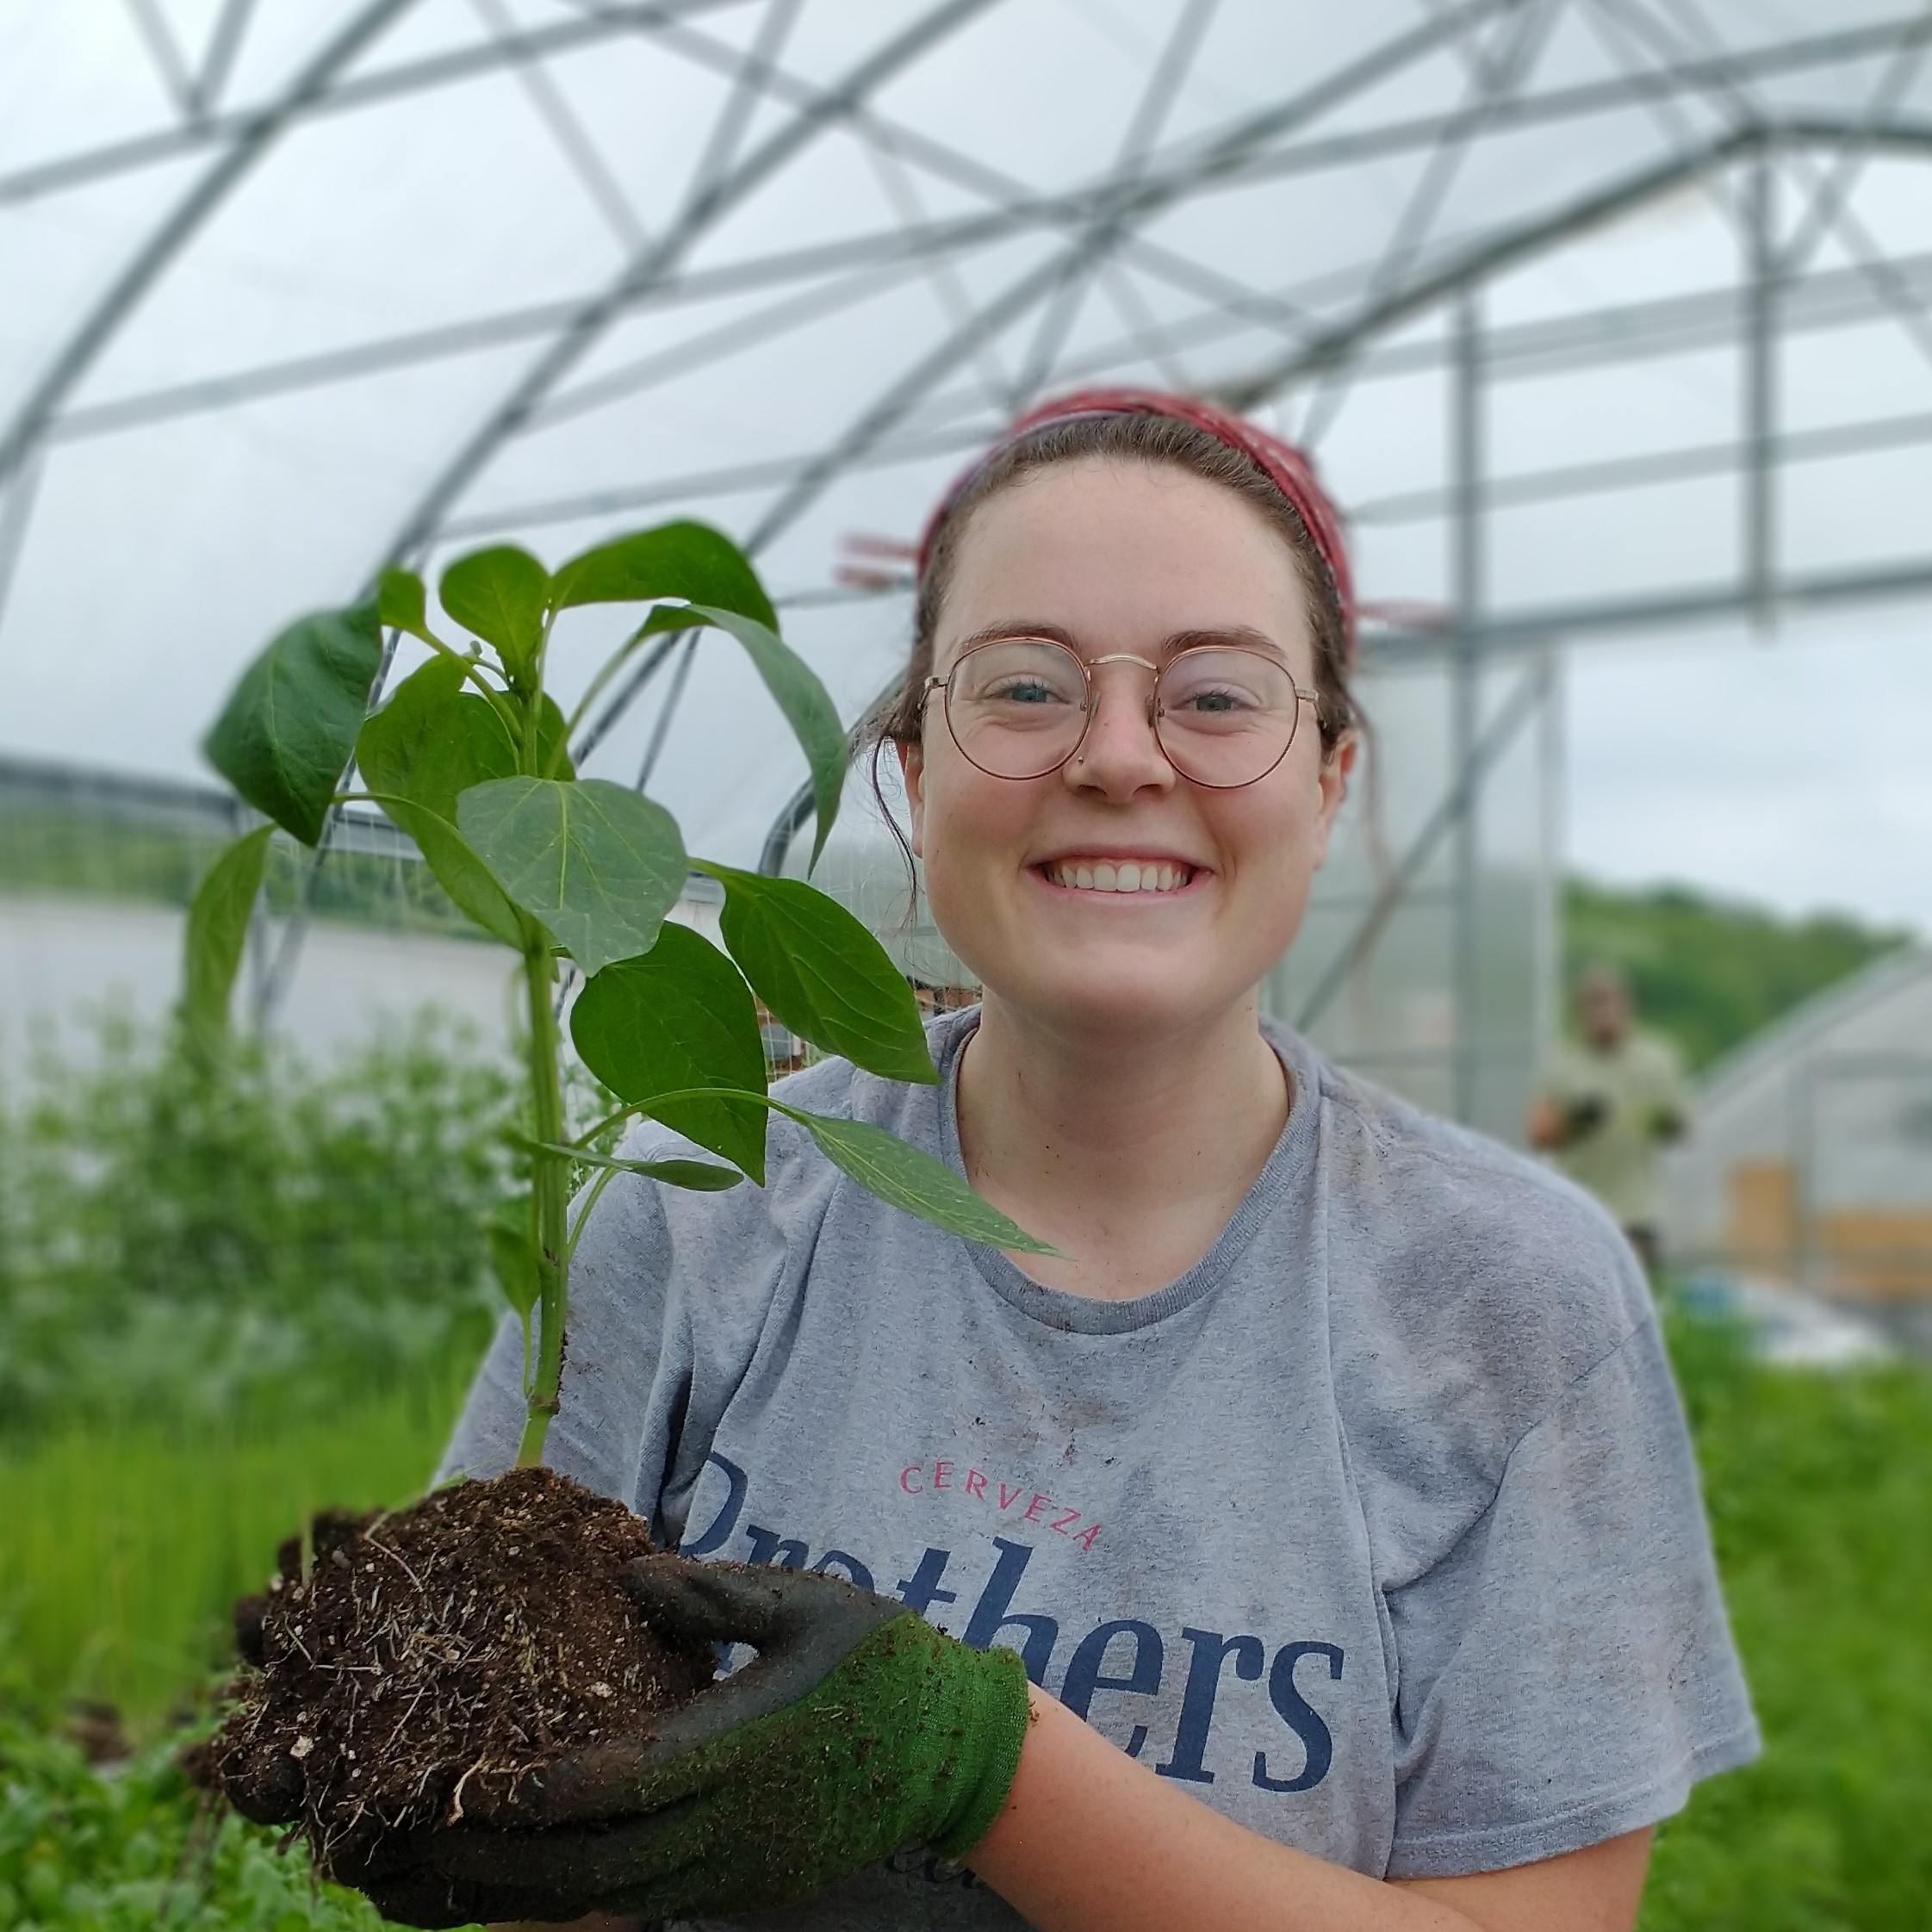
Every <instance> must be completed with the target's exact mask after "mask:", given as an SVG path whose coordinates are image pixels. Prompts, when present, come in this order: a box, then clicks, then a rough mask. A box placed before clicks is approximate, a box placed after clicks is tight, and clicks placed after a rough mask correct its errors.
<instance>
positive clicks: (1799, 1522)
mask: <svg viewBox="0 0 1932 1932" xmlns="http://www.w3.org/2000/svg"><path fill="white" fill-rule="evenodd" d="M1674 1345H1675V1349H1676V1353H1677V1358H1678V1362H1679V1368H1680V1376H1681V1377H1682V1380H1683V1382H1684V1384H1685V1388H1686V1395H1687V1403H1688V1406H1689V1407H1690V1410H1691V1413H1692V1416H1693V1426H1694V1427H1695V1430H1696V1433H1697V1438H1698V1444H1699V1457H1700V1460H1701V1462H1702V1465H1703V1469H1704V1473H1705V1488H1706V1494H1707V1500H1708V1502H1709V1506H1710V1509H1711V1519H1712V1522H1713V1525H1714V1528H1715V1531H1716V1536H1717V1542H1718V1551H1719V1558H1720V1562H1721V1564H1722V1567H1723V1569H1724V1576H1725V1581H1726V1587H1727V1590H1728V1593H1729V1598H1730V1607H1731V1613H1732V1617H1733V1619H1734V1622H1735V1624H1736V1631H1737V1636H1738V1639H1739V1642H1740V1644H1741V1645H1742V1647H1743V1652H1744V1656H1745V1660H1746V1667H1747V1669H1748V1672H1749V1676H1750V1680H1751V1685H1752V1689H1753V1693H1754V1695H1755V1699H1756V1702H1757V1706H1758V1711H1759V1714H1760V1716H1761V1719H1762V1722H1763V1724H1764V1728H1765V1732H1766V1736H1767V1740H1768V1748H1767V1751H1766V1754H1765V1755H1764V1757H1763V1758H1762V1760H1761V1761H1760V1762H1758V1763H1757V1764H1755V1765H1753V1766H1751V1767H1749V1768H1748V1769H1746V1770H1743V1771H1741V1772H1736V1773H1733V1774H1730V1775H1728V1776H1726V1777H1724V1778H1721V1779H1718V1780H1715V1781H1714V1782H1712V1783H1711V1784H1708V1785H1705V1786H1702V1787H1700V1789H1699V1792H1698V1794H1697V1796H1696V1798H1694V1799H1693V1803H1692V1805H1691V1806H1690V1808H1689V1810H1688V1811H1687V1812H1686V1813H1684V1815H1683V1816H1682V1817H1679V1818H1676V1819H1674V1820H1672V1821H1670V1822H1669V1823H1668V1824H1666V1825H1665V1827H1664V1828H1663V1830H1662V1834H1661V1835H1660V1839H1659V1843H1658V1848H1657V1854H1656V1861H1655V1863H1654V1867H1653V1875H1652V1879H1651V1884H1650V1889H1649V1894H1648V1897H1647V1898H1646V1902H1645V1905H1644V1911H1643V1922H1642V1923H1643V1932H1923V1928H1924V1927H1925V1926H1926V1925H1927V1924H1928V1923H1932V1831H1928V1830H1927V1829H1926V1820H1927V1817H1929V1815H1932V1617H1929V1616H1928V1615H1927V1607H1928V1606H1929V1605H1932V1378H1928V1377H1927V1376H1925V1375H1924V1374H1923V1372H1922V1371H1920V1370H1916V1369H1912V1368H1907V1367H1895V1368H1885V1369H1879V1370H1861V1371H1859V1372H1857V1373H1854V1374H1847V1375H1837V1376H1821V1375H1812V1374H1800V1373H1794V1372H1792V1371H1788V1370H1768V1369H1765V1368H1762V1367H1760V1366H1757V1365H1755V1364H1752V1363H1750V1362H1749V1361H1748V1360H1747V1359H1746V1358H1745V1357H1743V1353H1742V1351H1740V1349H1739V1348H1738V1346H1737V1345H1736V1340H1735V1339H1734V1338H1733V1337H1731V1336H1730V1335H1729V1334H1728V1333H1725V1332H1724V1331H1722V1330H1715V1329H1711V1328H1710V1327H1707V1326H1702V1325H1699V1324H1693V1323H1690V1322H1687V1321H1686V1322H1678V1323H1675V1324H1674ZM455 1395H456V1391H455V1390H454V1388H451V1387H444V1388H431V1389H422V1388H419V1389H417V1390H415V1391H413V1392H407V1393H401V1394H391V1395H386V1396H384V1397H383V1398H382V1399H381V1400H380V1401H372V1402H370V1403H367V1404H364V1405H361V1406H358V1407H351V1408H350V1409H348V1410H346V1411H345V1413H342V1414H341V1415H340V1416H339V1418H337V1419H336V1420H335V1421H333V1422H332V1423H326V1422H320V1421H317V1420H315V1419H313V1418H297V1419H295V1420H294V1421H293V1422H291V1424H290V1425H289V1426H288V1427H287V1428H286V1429H284V1430H282V1431H279V1432H274V1431H270V1430H268V1429H266V1428H264V1427H258V1428H257V1429H256V1430H254V1431H252V1432H229V1433H221V1432H214V1433H210V1434H208V1435H206V1436H204V1437H203V1438H201V1439H199V1440H195V1439H190V1438H183V1437H181V1436H179V1435H176V1436H174V1437H169V1436H166V1435H163V1434H161V1433H159V1432H152V1433H146V1434H144V1433H142V1432H140V1431H125V1432H99V1431H92V1430H90V1431H88V1432H74V1433H71V1434H70V1435H66V1436H65V1437H57V1438H52V1439H47V1440H42V1441H40V1442H38V1443H33V1444H24V1445H16V1446H15V1447H13V1448H10V1449H7V1450H5V1451H0V1453H3V1455H4V1463H3V1475H4V1480H5V1485H6V1493H7V1494H8V1495H9V1497H10V1498H13V1499H16V1506H14V1507H11V1508H9V1511H8V1512H7V1513H6V1515H5V1517H4V1519H0V1578H3V1579H5V1580H6V1581H5V1603H6V1614H7V1615H8V1617H9V1619H10V1624H9V1638H8V1645H7V1649H6V1652H5V1655H4V1657H3V1659H0V1683H3V1682H8V1681H10V1682H11V1684H12V1685H13V1686H14V1687H15V1703H16V1709H20V1710H27V1711H33V1712H34V1713H35V1714H36V1715H37V1718H38V1720H39V1722H38V1724H37V1725H36V1726H34V1727H32V1728H29V1727H27V1726H24V1725H22V1724H20V1723H18V1722H14V1723H11V1724H0V1926H15V1925H18V1926H23V1927H24V1926H29V1925H31V1926H37V1927H44V1928H46V1929H47V1932H54V1929H57V1928H58V1929H59V1932H83V1929H85V1932H95V1929H99V1932H121V1928H123V1927H126V1928H127V1929H129V1932H132V1929H133V1928H134V1927H136V1926H146V1925H150V1924H155V1923H169V1924H179V1925H194V1926H197V1927H205V1928H210V1929H213V1928H227V1927H230V1926H234V1927H241V1926H263V1927H274V1928H276V1929H277V1932H295V1929H296V1928H308V1927H328V1928H331V1929H332V1932H348V1929H349V1928H351V1927H355V1928H357V1929H366V1928H372V1927H373V1926H374V1924H375V1923H376V1922H375V1921H374V1919H373V1917H372V1916H370V1915H368V1914H367V1913H366V1912H365V1911H364V1910H363V1908H362V1907H361V1906H360V1905H359V1904H357V1903H356V1902H354V1901H352V1900H350V1899H348V1898H345V1896H344V1895H341V1894H337V1893H332V1892H328V1891H327V1890H326V1889H324V1890H322V1891H320V1892H314V1893H312V1892H311V1891H310V1888H309V1886H308V1880H307V1878H306V1876H305V1875H304V1874H302V1873H301V1872H300V1870H299V1869H298V1868H297V1867H295V1866H294V1865H293V1864H292V1863H291V1862H290V1861H286V1860H276V1858H274V1856H273V1855H272V1854H271V1853H270V1850H269V1849H268V1846H269V1844H270V1839H271V1836H272V1835H270V1834H264V1833H261V1832H258V1831H256V1830H254V1829H252V1828H251V1827H247V1826H245V1825H242V1824H241V1823H239V1822H238V1821H235V1820H233V1819H230V1820H229V1821H228V1822H227V1823H226V1824H224V1825H223V1826H222V1827H221V1831H220V1833H219V1834H218V1836H216V1838H215V1839H214V1842H213V1846H212V1850H211V1851H208V1850H207V1849H206V1848H196V1845H195V1844H194V1843H193V1842H191V1830H192V1826H193V1820H194V1815H195V1814H194V1805H193V1802H192V1800H191V1798H189V1796H188V1795H187V1794H186V1793H185V1792H183V1790H182V1789H181V1787H180V1785H179V1782H178V1780H177V1778H176V1777H175V1775H174V1774H172V1773H171V1771H170V1770H169V1769H168V1767H167V1763H166V1759H165V1739H162V1738H161V1736H160V1734H161V1732H162V1730H164V1728H165V1721H166V1720H167V1718H169V1717H170V1715H171V1713H172V1712H173V1711H175V1710H177V1708H178V1707H179V1706H180V1705H182V1704H183V1702H186V1701H191V1700H192V1699H193V1698H194V1697H195V1695H196V1693H197V1691H199V1690H201V1689H202V1688H204V1687H205V1686H206V1684H207V1682H208V1668H209V1665H210V1663H211V1662H212V1660H213V1658H214V1655H215V1653H216V1651H217V1649H218V1648H219V1644H220V1632H221V1626H222V1623H223V1611H224V1606H225V1605H226V1603H227V1600H228V1598H229V1597H230V1596H231V1595H232V1594H233V1593H235V1592H236V1591H238V1590H240V1589H244V1588H246V1587H252V1585H254V1584H255V1583H256V1582H257V1581H258V1580H259V1578H260V1576H261V1575H262V1573H263V1570H264V1567H265V1565H266V1563H267V1562H268V1559H269V1556H270V1552H271V1551H272V1548H273V1545H274V1544H275V1542H276V1539H277V1538H279V1537H281V1536H282V1535H283V1534H285V1533H286V1532H287V1531H288V1530H289V1528H290V1527H291V1526H292V1525H294V1524H295V1522H296V1521H297V1520H298V1519H299V1518H300V1516H301V1512H302V1511H303V1510H304V1509H305V1508H307V1507H309V1506H312V1505H313V1504H314V1503H316V1502H318V1501H321V1500H333V1501H344V1502H351V1503H374V1502H379V1501H385V1500H395V1499H397V1498H399V1497H401V1496H402V1495H404V1494H407V1493H408V1492H409V1491H410V1490H411V1488H413V1487H414V1486H416V1485H418V1484H419V1483H420V1482H422V1480H423V1478H424V1476H425V1475H426V1472H427V1470H428V1469H429V1466H430V1464H431V1463H432V1460H433V1458H434V1456H435V1452H436V1449H437V1447H438V1444H439V1443H440V1440H441V1438H442V1434H443V1430H444V1423H445V1419H446V1417H447V1415H448V1413H449V1411H450V1407H451V1405H452V1403H453V1401H454V1399H455ZM68 1693H78V1694H84V1695H89V1696H96V1697H99V1696H105V1697H109V1698H113V1699H116V1700H118V1701H121V1702H122V1703H123V1704H124V1705H125V1707H126V1709H127V1711H128V1712H129V1714H130V1716H131V1718H133V1719H134V1725H135V1728H136V1729H137V1730H138V1731H140V1732H141V1733H143V1734H144V1735H146V1736H148V1737H150V1738H154V1739H157V1740H158V1743H157V1744H156V1747H155V1749H152V1750H151V1751H150V1752H149V1754H148V1755H146V1756H145V1757H143V1758H141V1759H140V1760H138V1761H137V1762H136V1764H135V1765H134V1767H133V1768H132V1770H130V1771H128V1772H126V1773H123V1774H120V1775H118V1776H116V1777H113V1778H109V1779H103V1778H101V1777H99V1776H97V1775H96V1774H93V1773H91V1772H90V1771H89V1770H87V1768H86V1767H85V1766H84V1764H83V1763H82V1761H80V1759H79V1758H78V1755H77V1754H75V1753H74V1752H73V1751H71V1749H68V1748H67V1747H65V1746H64V1745H61V1744H59V1743H54V1742H50V1741H49V1737H48V1735H47V1733H48V1732H49V1730H52V1729H53V1728H56V1727H57V1726H58V1724H59V1718H60V1699H61V1697H62V1696H63V1695H65V1694H68ZM177 1871H179V1872H181V1873H183V1874H184V1875H183V1877H182V1879H181V1880H180V1882H178V1883H177V1882H175V1874H176V1873H177ZM164 1896H165V1897H166V1898H168V1899H169V1901H170V1903H169V1904H168V1905H167V1916H166V1918H165V1920H163V1919H162V1918H160V1917H159V1916H158V1914H159V1912H160V1910H161V1901H162V1899H163V1898H164Z"/></svg>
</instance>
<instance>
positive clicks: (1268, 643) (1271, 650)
mask: <svg viewBox="0 0 1932 1932" xmlns="http://www.w3.org/2000/svg"><path fill="white" fill-rule="evenodd" d="M1205 644H1218V645H1220V646H1221V648H1223V649H1233V650H1258V651H1262V652H1264V653H1265V654H1266V655H1268V656H1270V657H1286V656H1287V655H1288V653H1287V652H1286V651H1285V650H1283V649H1282V647H1281V645H1280V644H1279V643H1277V641H1276V640H1275V639H1274V638H1272V637H1270V636H1269V635H1268V633H1267V632H1266V631H1257V630H1256V629H1255V628H1254V626H1253V625H1252V624H1216V625H1214V627H1213V628H1211V629H1208V630H1203V631H1174V632H1173V633H1172V634H1171V636H1169V637H1164V638H1163V639H1162V640H1161V645H1160V654H1161V655H1162V656H1163V657H1171V656H1173V655H1175V654H1176V653H1177V652H1179V651H1183V650H1198V649H1201V648H1202V646H1203V645H1205Z"/></svg>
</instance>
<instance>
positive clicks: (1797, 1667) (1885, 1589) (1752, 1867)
mask: <svg viewBox="0 0 1932 1932" xmlns="http://www.w3.org/2000/svg"><path fill="white" fill-rule="evenodd" d="M1672 1326H1673V1336H1672V1342H1673V1350H1674V1355H1675V1357H1676V1361H1677V1364H1678V1374H1679V1380H1680V1383H1681V1385H1682V1387H1683V1389H1684V1393H1685V1398H1686V1404H1687V1408H1688V1410H1689V1412H1690V1416H1691V1423H1692V1428H1693V1433H1694V1435H1695V1437H1696V1439H1697V1447H1698V1457H1699V1464H1700V1466H1701V1469H1702V1471H1703V1478H1704V1489H1705V1502H1706V1505H1707V1506H1708V1508H1709V1511H1710V1514H1711V1528H1712V1531H1713V1534H1714V1536H1715V1538H1716V1543H1717V1550H1718V1566H1719V1568H1720V1569H1721V1570H1722V1571H1723V1574H1724V1588H1725V1595H1726V1599H1727V1600H1728V1602H1729V1604H1730V1614H1731V1622H1732V1625H1733V1628H1734V1629H1735V1631H1736V1637H1737V1642H1738V1645H1739V1648H1740V1649H1741V1650H1742V1651H1743V1656H1744V1663H1745V1670H1746V1674H1747V1675H1748V1676H1749V1680H1750V1684H1751V1691H1752V1696H1753V1698H1754V1699H1755V1704H1756V1706H1757V1711H1758V1718H1759V1721H1760V1723H1761V1724H1762V1726H1763V1728H1764V1733H1765V1737H1766V1750H1765V1754H1764V1755H1763V1757H1762V1758H1761V1759H1760V1760H1759V1761H1757V1762H1756V1763H1755V1764H1753V1765H1750V1766H1748V1767H1745V1768H1744V1769H1743V1770H1741V1771H1736V1772H1733V1773H1731V1774H1729V1775H1728V1776H1725V1777H1723V1778H1718V1779H1716V1780H1712V1781H1711V1782H1710V1783H1708V1784H1705V1785H1702V1786H1699V1788H1698V1790H1697V1792H1696V1793H1695V1794H1694V1796H1693V1798H1692V1800H1691V1804H1690V1805H1689V1807H1688V1808H1687V1810H1686V1811H1685V1812H1684V1813H1683V1814H1682V1815H1681V1816H1680V1817H1677V1818H1674V1819H1672V1820H1670V1821H1669V1822H1668V1823H1666V1824H1665V1825H1664V1827H1663V1828H1662V1831H1661V1832H1660V1833H1659V1835H1658V1842H1657V1848H1656V1857H1655V1861H1654V1863H1653V1867H1652V1874H1651V1880H1650V1886H1649V1892H1648V1894H1647V1896H1646V1899H1645V1904H1644V1910H1643V1920H1642V1932H1917V1929H1919V1928H1922V1927H1923V1926H1924V1925H1925V1923H1927V1911H1928V1901H1932V1833H1929V1832H1928V1831H1927V1829H1926V1819H1927V1817H1928V1816H1929V1815H1932V1618H1929V1617H1928V1616H1927V1614H1926V1606H1927V1605H1928V1604H1929V1603H1932V1376H1927V1375H1926V1374H1925V1372H1924V1371H1923V1370H1922V1369H1919V1368H1917V1367H1916V1366H1904V1365H1900V1366H1895V1367H1886V1368H1875V1369H1867V1370H1860V1371H1857V1372H1855V1373H1849V1374H1840V1375H1818V1374H1807V1373H1803V1372H1795V1371H1792V1370H1777V1369H1770V1368H1766V1367H1764V1366H1762V1365H1761V1364H1755V1363H1753V1362H1752V1361H1750V1360H1749V1358H1748V1357H1746V1356H1745V1354H1744V1352H1743V1349H1742V1347H1741V1346H1740V1345H1739V1343H1738V1340H1737V1339H1736V1337H1735V1336H1734V1335H1732V1334H1731V1333H1730V1332H1729V1331H1728V1330H1726V1329H1724V1328H1722V1327H1718V1326H1712V1325H1711V1324H1710V1323H1708V1322H1707V1321H1699V1320H1688V1319H1682V1320H1674V1322H1673V1324H1672Z"/></svg>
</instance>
